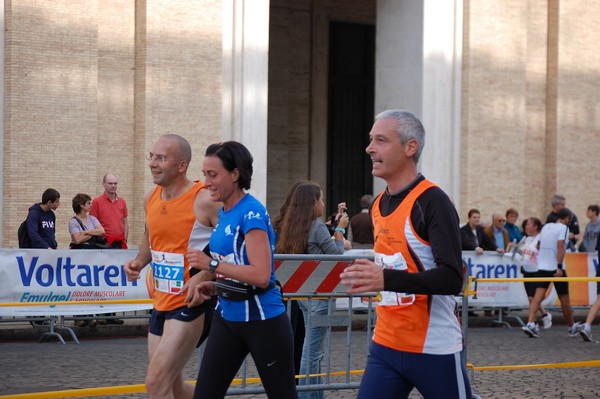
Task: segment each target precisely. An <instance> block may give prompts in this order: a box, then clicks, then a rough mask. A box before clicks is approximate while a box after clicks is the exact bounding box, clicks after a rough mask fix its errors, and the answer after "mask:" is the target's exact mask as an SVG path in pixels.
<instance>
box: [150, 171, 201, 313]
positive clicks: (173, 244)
mask: <svg viewBox="0 0 600 399" xmlns="http://www.w3.org/2000/svg"><path fill="white" fill-rule="evenodd" d="M203 188H205V186H204V184H202V183H199V182H197V183H196V184H194V186H193V187H191V188H190V189H189V190H188V191H187V192H186V193H184V194H183V195H181V196H180V197H178V198H175V199H173V200H169V201H165V200H163V199H162V198H161V194H162V187H160V186H157V187H156V188H155V189H154V191H153V192H152V194H151V195H150V198H149V199H148V203H147V204H146V225H147V228H148V232H149V236H150V237H149V238H150V250H151V251H152V259H153V263H157V264H158V265H160V266H158V267H159V269H156V268H155V267H156V265H154V267H153V265H152V264H151V267H152V275H153V276H151V277H149V278H148V279H147V282H148V283H151V284H153V285H154V286H153V287H151V288H152V291H154V292H153V294H154V308H155V309H157V310H159V311H162V312H164V311H170V310H173V309H176V308H179V307H182V306H185V303H184V300H185V297H186V296H185V295H182V294H181V288H182V287H181V285H182V283H185V282H187V281H188V280H189V278H190V272H189V264H188V262H187V259H186V258H185V253H186V252H187V249H188V247H189V241H190V237H191V234H192V230H193V228H194V223H195V222H196V216H195V215H194V202H195V199H196V195H197V194H198V192H199V191H200V190H201V189H203ZM207 243H208V242H207ZM200 249H202V248H200ZM163 254H166V256H167V260H165V258H164V257H163V256H162V255H163ZM161 257H162V261H161V260H160V258H161ZM170 259H177V260H180V261H181V262H182V266H183V268H181V267H169V266H168V265H169V264H173V265H180V263H179V261H178V262H170V261H169V260H170ZM163 264H164V265H165V266H162V265H163ZM179 272H182V274H179ZM148 273H150V270H149V271H148ZM171 274H172V275H173V276H175V277H176V278H175V279H174V280H168V281H169V282H170V283H171V285H170V286H169V288H168V291H169V292H163V291H161V290H159V289H158V288H157V284H158V283H157V282H156V279H155V278H154V275H159V276H163V277H168V278H172V277H173V276H171ZM165 281H167V280H165Z"/></svg>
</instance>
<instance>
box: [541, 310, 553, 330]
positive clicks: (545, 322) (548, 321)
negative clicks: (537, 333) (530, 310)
mask: <svg viewBox="0 0 600 399" xmlns="http://www.w3.org/2000/svg"><path fill="white" fill-rule="evenodd" d="M550 327H552V315H551V314H550V313H546V314H545V315H544V316H543V317H542V328H543V329H544V330H547V329H549V328H550Z"/></svg>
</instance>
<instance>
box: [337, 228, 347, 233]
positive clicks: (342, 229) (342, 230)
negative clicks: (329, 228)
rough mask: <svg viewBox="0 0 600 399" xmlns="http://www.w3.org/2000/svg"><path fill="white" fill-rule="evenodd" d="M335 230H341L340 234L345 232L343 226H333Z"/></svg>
mask: <svg viewBox="0 0 600 399" xmlns="http://www.w3.org/2000/svg"><path fill="white" fill-rule="evenodd" d="M335 231H341V232H342V234H346V229H345V228H343V227H336V228H335Z"/></svg>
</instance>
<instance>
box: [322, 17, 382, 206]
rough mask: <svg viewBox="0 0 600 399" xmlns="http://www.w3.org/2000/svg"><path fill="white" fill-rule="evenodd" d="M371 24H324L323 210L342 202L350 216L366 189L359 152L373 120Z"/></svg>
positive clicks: (367, 168) (364, 161)
mask: <svg viewBox="0 0 600 399" xmlns="http://www.w3.org/2000/svg"><path fill="white" fill-rule="evenodd" d="M374 93H375V26H373V25H362V24H351V23H345V22H331V23H330V25H329V104H328V132H327V143H328V149H327V155H328V162H327V163H328V170H327V193H326V196H327V212H328V214H331V213H333V212H335V211H337V204H338V203H339V202H342V201H346V203H347V204H348V214H349V215H350V216H352V215H354V214H356V213H358V212H360V197H361V196H362V195H363V194H372V191H373V176H372V175H371V160H370V158H369V157H368V155H367V154H366V153H365V148H366V147H367V145H368V142H369V138H368V135H369V131H370V129H371V126H372V124H373V117H374V115H373V113H374V110H373V108H374V104H373V102H374Z"/></svg>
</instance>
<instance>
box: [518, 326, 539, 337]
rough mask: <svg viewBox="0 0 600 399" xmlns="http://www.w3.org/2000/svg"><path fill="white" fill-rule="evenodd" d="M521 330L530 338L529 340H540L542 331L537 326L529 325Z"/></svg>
mask: <svg viewBox="0 0 600 399" xmlns="http://www.w3.org/2000/svg"><path fill="white" fill-rule="evenodd" d="M521 330H523V332H524V333H525V334H527V335H528V336H529V338H539V337H540V329H539V327H538V326H537V324H533V323H527V325H525V326H523V327H521Z"/></svg>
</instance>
